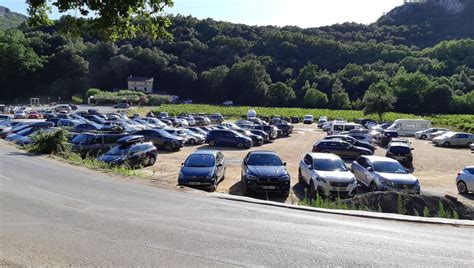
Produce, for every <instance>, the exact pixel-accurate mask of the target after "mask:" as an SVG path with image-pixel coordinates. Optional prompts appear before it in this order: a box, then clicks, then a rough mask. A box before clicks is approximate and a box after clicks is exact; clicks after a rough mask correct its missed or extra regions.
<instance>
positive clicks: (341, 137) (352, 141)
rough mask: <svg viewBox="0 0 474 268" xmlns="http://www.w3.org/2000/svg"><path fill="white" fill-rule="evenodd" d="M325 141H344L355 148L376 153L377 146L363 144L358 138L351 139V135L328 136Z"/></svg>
mask: <svg viewBox="0 0 474 268" xmlns="http://www.w3.org/2000/svg"><path fill="white" fill-rule="evenodd" d="M324 139H325V140H343V141H347V142H348V143H350V144H352V145H354V146H357V147H363V148H367V149H369V150H371V151H372V153H374V151H375V149H376V148H375V146H373V145H372V144H370V143H367V142H363V141H359V140H357V139H356V138H354V137H351V136H349V135H332V136H327V137H326V138H324Z"/></svg>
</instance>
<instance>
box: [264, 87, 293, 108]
mask: <svg viewBox="0 0 474 268" xmlns="http://www.w3.org/2000/svg"><path fill="white" fill-rule="evenodd" d="M295 98H296V97H295V91H294V90H293V89H292V88H291V87H289V86H287V85H286V84H284V83H282V82H278V83H275V84H271V85H270V86H269V87H268V91H267V101H268V104H269V105H270V106H288V105H290V104H291V103H292V102H293V101H294V100H295Z"/></svg>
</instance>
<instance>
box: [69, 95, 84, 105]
mask: <svg viewBox="0 0 474 268" xmlns="http://www.w3.org/2000/svg"><path fill="white" fill-rule="evenodd" d="M82 101H83V100H82V97H81V96H80V95H74V96H72V100H71V102H72V103H73V104H81V103H82Z"/></svg>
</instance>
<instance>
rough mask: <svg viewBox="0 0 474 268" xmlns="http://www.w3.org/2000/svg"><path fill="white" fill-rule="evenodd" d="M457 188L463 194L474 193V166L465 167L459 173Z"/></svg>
mask: <svg viewBox="0 0 474 268" xmlns="http://www.w3.org/2000/svg"><path fill="white" fill-rule="evenodd" d="M456 186H457V188H458V192H459V193H461V194H467V193H469V192H474V166H468V167H465V168H464V169H463V170H461V171H460V172H459V173H458V176H457V177H456Z"/></svg>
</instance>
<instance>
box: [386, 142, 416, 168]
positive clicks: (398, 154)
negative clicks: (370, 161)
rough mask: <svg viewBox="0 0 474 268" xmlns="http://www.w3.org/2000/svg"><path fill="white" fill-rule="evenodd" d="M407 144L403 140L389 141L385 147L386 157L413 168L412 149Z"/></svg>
mask: <svg viewBox="0 0 474 268" xmlns="http://www.w3.org/2000/svg"><path fill="white" fill-rule="evenodd" d="M413 150H414V148H412V147H411V146H410V145H409V144H407V143H404V142H390V144H389V146H388V147H387V152H386V154H385V156H386V157H390V158H393V159H395V160H397V161H398V162H400V163H401V164H402V165H403V166H404V167H406V168H413V154H412V153H411V151H413Z"/></svg>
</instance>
